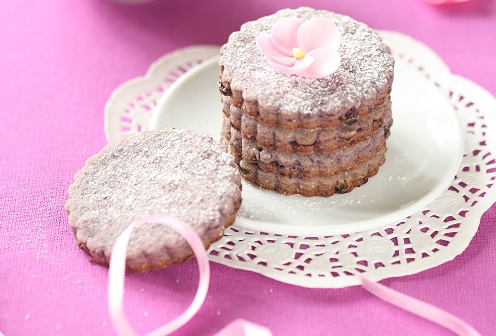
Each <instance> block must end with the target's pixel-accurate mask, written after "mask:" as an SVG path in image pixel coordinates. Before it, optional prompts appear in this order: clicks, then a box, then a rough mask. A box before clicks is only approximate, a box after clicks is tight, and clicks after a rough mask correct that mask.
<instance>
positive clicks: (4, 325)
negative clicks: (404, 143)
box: [0, 0, 496, 336]
mask: <svg viewBox="0 0 496 336" xmlns="http://www.w3.org/2000/svg"><path fill="white" fill-rule="evenodd" d="M300 5H309V6H312V7H316V8H324V9H329V10H332V11H335V12H339V13H342V14H346V15H350V16H352V17H354V18H355V19H357V20H359V21H363V22H365V23H367V24H369V25H370V26H371V27H373V28H377V29H388V30H395V31H399V32H403V33H406V34H409V35H411V36H413V37H414V38H416V39H418V40H420V41H423V42H424V43H426V44H427V45H429V46H430V47H431V48H432V49H434V50H435V51H436V52H437V53H438V54H439V55H440V56H441V57H442V58H443V59H444V60H445V62H446V63H447V64H448V66H449V67H450V68H451V70H452V72H453V73H456V74H459V75H462V76H464V77H466V78H468V79H471V80H473V81H474V82H476V83H478V84H480V85H481V86H483V87H485V88H486V89H487V90H489V91H490V92H491V93H492V94H496V62H495V61H494V59H495V56H496V44H495V43H494V42H495V37H494V33H495V32H496V5H495V2H494V1H490V0H472V1H470V2H467V3H461V4H455V5H449V6H443V7H433V6H430V5H427V4H426V3H424V2H422V1H420V0H403V1H397V0H376V1H374V2H373V4H372V2H370V1H367V0H355V1H341V2H337V1H334V2H330V1H316V0H313V1H296V0H291V1H285V2H284V6H285V7H298V6H300ZM282 6H283V5H281V4H280V2H276V1H263V0H252V1H243V2H235V1H227V0H216V1H208V2H207V1H199V0H197V1H194V0H181V1H178V0H156V1H154V2H151V3H148V4H144V5H136V6H122V5H117V4H112V3H107V2H103V1H100V0H86V1H84V0H83V1H81V0H80V1H68V0H52V1H27V0H18V1H11V0H9V1H2V2H0V46H1V47H0V74H1V80H0V106H1V109H0V111H1V112H0V121H1V124H2V131H1V132H0V331H2V332H3V333H4V334H5V335H6V336H10V335H114V334H115V332H114V331H113V329H112V327H111V324H110V320H109V314H108V312H107V302H106V292H107V276H108V269H107V268H104V267H100V266H97V265H92V264H90V263H89V261H88V260H89V258H88V257H87V256H86V255H85V254H84V253H83V252H82V251H81V250H79V249H78V248H77V246H76V244H75V239H74V237H73V235H72V232H71V230H70V229H69V226H68V222H67V217H66V214H65V211H64V208H63V204H64V202H65V200H66V190H67V188H68V186H69V184H70V183H71V182H72V178H73V175H74V173H75V172H76V171H77V170H78V169H79V168H81V167H82V165H83V164H84V161H85V159H86V158H87V157H88V156H90V155H92V154H94V153H96V152H98V151H99V150H100V149H101V148H102V147H103V146H104V145H105V144H106V140H105V136H104V133H103V107H104V105H105V102H106V100H107V98H108V97H109V95H110V93H111V92H112V90H113V89H114V88H115V87H117V86H118V85H120V84H121V83H123V82H124V81H126V80H128V79H130V78H133V77H136V76H140V75H143V74H144V73H145V72H146V70H147V68H148V66H149V65H150V63H151V62H153V61H154V60H156V59H157V58H159V57H160V56H161V55H163V54H164V53H167V52H170V51H172V50H174V49H177V48H179V47H183V46H187V45H192V44H222V43H223V42H224V41H226V39H227V37H228V35H229V34H230V32H232V31H234V30H237V29H238V28H239V26H240V25H241V24H242V23H243V22H245V21H247V20H251V19H255V18H257V17H260V16H263V15H266V14H270V13H272V12H274V11H276V10H277V9H280V8H282ZM494 112H495V113H496V111H494ZM495 223H496V206H493V207H492V208H491V209H490V210H489V211H488V212H487V213H486V214H485V215H484V216H483V218H482V221H481V225H480V228H479V231H478V233H477V234H476V235H475V237H474V239H473V240H472V242H471V244H470V245H469V247H468V248H467V250H466V251H465V252H464V253H463V254H462V255H460V256H459V257H457V258H455V259H454V260H453V261H451V262H447V263H445V264H443V265H441V266H439V267H437V268H434V269H430V270H427V271H424V272H422V273H419V274H416V275H412V276H406V277H401V278H396V279H388V280H385V281H382V283H383V284H385V285H387V286H390V287H391V288H393V289H396V290H399V291H401V292H403V293H405V294H408V295H411V296H414V297H416V298H418V299H420V300H424V301H426V302H429V303H431V304H433V305H435V306H438V307H440V308H442V309H445V310H447V311H449V312H451V313H453V314H455V315H457V316H459V317H461V318H462V319H464V320H465V321H466V322H468V323H470V324H471V325H473V326H474V327H475V328H476V329H477V330H478V331H479V332H480V333H481V334H483V335H494V334H496V320H495V319H494V309H495V307H496V305H495V302H496V288H495V285H494V279H495V278H496V268H495V267H494V265H495V264H496V256H495V251H496V239H494V237H495V236H496V225H495ZM197 273H198V272H197V266H196V262H195V261H194V260H190V261H189V262H187V263H186V264H184V265H176V266H172V267H170V268H168V269H165V270H162V271H156V272H150V273H147V274H143V275H129V276H128V277H127V278H126V294H125V295H126V296H125V307H126V314H127V316H128V318H129V320H130V322H131V323H133V325H134V327H135V329H136V330H137V331H138V332H140V333H145V332H146V331H150V330H152V329H154V328H155V327H157V326H159V325H161V324H163V323H164V322H166V321H167V320H171V319H173V318H174V317H176V316H177V315H179V314H180V313H181V312H182V311H183V310H184V309H186V307H187V306H188V305H189V303H190V302H191V300H192V298H193V295H194V292H195V290H196V286H197V281H198V278H197V277H198V276H197ZM211 276H212V278H211V287H210V290H209V293H208V296H207V300H206V302H205V304H204V306H203V307H202V308H201V309H200V311H199V313H198V315H196V316H195V317H194V318H193V319H192V320H191V322H190V323H189V324H188V325H186V326H185V327H183V328H182V329H180V331H178V332H176V333H175V334H174V335H213V334H214V333H215V332H217V331H219V330H220V329H221V328H222V327H224V326H226V325H227V324H228V323H229V322H231V321H233V320H234V319H236V318H239V317H242V318H245V319H247V320H250V321H253V322H256V323H259V324H262V325H266V326H268V327H269V328H270V329H271V330H272V332H273V333H274V335H308V334H310V333H312V334H314V335H362V334H365V335H395V334H401V335H422V334H425V335H450V332H448V331H446V330H444V329H442V328H441V327H437V326H434V325H432V324H431V323H429V322H427V321H424V320H422V319H420V318H418V317H414V316H411V315H409V314H407V313H405V312H403V311H401V310H399V309H397V308H394V307H392V306H390V305H388V304H386V303H383V302H382V301H380V300H378V299H377V298H375V297H373V296H372V295H370V294H369V293H367V292H365V291H364V290H363V289H361V288H345V289H339V290H328V289H306V288H300V287H296V286H292V285H287V284H283V283H279V282H276V281H274V280H271V279H268V278H266V277H264V276H262V275H259V274H255V273H251V272H246V271H241V270H236V269H231V268H228V267H225V266H222V265H218V264H215V263H212V264H211Z"/></svg>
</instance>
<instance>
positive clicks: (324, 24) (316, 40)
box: [298, 18, 341, 53]
mask: <svg viewBox="0 0 496 336" xmlns="http://www.w3.org/2000/svg"><path fill="white" fill-rule="evenodd" d="M340 45H341V33H340V31H339V29H338V26H336V24H335V23H334V22H332V21H331V20H329V19H325V18H317V19H312V20H309V21H306V22H305V23H303V24H302V25H301V27H300V29H299V30H298V47H299V48H300V49H302V50H304V51H305V52H306V53H309V52H310V51H312V50H315V49H318V48H332V49H334V50H338V49H339V46H340Z"/></svg>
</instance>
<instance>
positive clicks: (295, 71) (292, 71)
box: [269, 55, 314, 75]
mask: <svg viewBox="0 0 496 336" xmlns="http://www.w3.org/2000/svg"><path fill="white" fill-rule="evenodd" d="M313 61H314V59H313V57H312V56H309V55H306V56H305V57H303V58H301V59H299V60H297V61H296V62H295V63H294V65H293V66H284V65H281V64H277V63H273V62H270V61H269V63H270V64H271V65H272V66H273V67H274V69H276V70H277V71H279V72H281V73H284V74H288V75H300V73H302V72H304V71H305V70H306V69H308V67H310V66H311V65H312V63H313Z"/></svg>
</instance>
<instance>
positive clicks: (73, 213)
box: [66, 129, 241, 264]
mask: <svg viewBox="0 0 496 336" xmlns="http://www.w3.org/2000/svg"><path fill="white" fill-rule="evenodd" d="M240 184H241V181H240V176H239V173H238V171H237V169H236V167H235V165H234V162H233V159H232V157H231V156H230V155H229V154H227V153H225V151H224V150H223V148H221V147H220V145H219V144H218V143H217V142H216V141H214V140H213V139H212V138H211V137H210V136H207V135H202V134H197V133H195V132H192V131H177V130H172V129H165V130H160V131H151V132H145V133H142V134H140V135H135V136H131V137H129V138H127V139H126V140H124V141H122V142H120V143H117V144H114V145H109V146H107V147H105V148H104V149H103V150H102V151H101V152H100V153H99V154H97V155H95V156H93V157H91V158H90V159H88V161H87V163H86V166H85V167H84V168H83V169H82V170H81V171H80V172H79V173H78V174H76V176H75V182H74V184H73V185H72V186H71V187H70V188H69V197H70V198H69V200H68V202H67V204H66V209H67V211H68V213H69V214H70V217H69V219H70V223H71V225H72V227H73V229H74V231H75V232H76V234H77V239H78V241H79V242H83V243H86V246H87V248H88V250H90V251H91V252H92V255H94V256H95V255H96V256H97V257H99V258H101V259H103V260H108V258H109V257H110V254H111V249H112V247H113V244H114V242H115V240H116V238H117V237H118V236H119V235H120V233H121V232H122V231H123V230H124V229H125V228H126V227H127V226H128V225H129V224H130V223H131V222H132V221H134V220H136V219H138V218H141V217H144V216H147V215H150V214H159V213H163V214H170V215H173V216H176V217H178V218H181V219H183V220H184V221H186V222H187V223H189V224H191V226H192V227H193V228H194V230H195V231H196V232H197V233H198V234H199V235H200V236H201V237H202V239H203V241H204V243H205V244H206V245H208V244H209V243H210V242H211V241H215V240H217V239H218V238H219V237H220V236H221V235H222V232H223V229H224V225H226V219H228V218H231V217H234V215H235V212H236V210H237V209H238V207H239V204H240V202H241V190H240ZM228 224H230V223H228ZM188 250H189V247H188V246H187V243H186V242H185V241H184V240H183V239H182V238H180V236H179V235H178V234H176V233H175V232H173V231H171V230H169V229H168V228H166V227H164V226H163V225H159V224H153V223H152V224H148V225H145V226H142V227H140V228H137V229H135V231H134V232H133V235H132V236H131V240H130V243H129V249H128V263H129V260H130V259H131V260H132V262H136V263H138V264H139V263H147V262H150V263H151V264H160V263H162V264H163V261H164V260H167V259H172V260H180V259H181V258H180V255H181V254H182V255H183V259H184V256H185V253H186V252H185V251H188ZM99 254H101V255H99Z"/></svg>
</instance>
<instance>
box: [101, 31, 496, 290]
mask: <svg viewBox="0 0 496 336" xmlns="http://www.w3.org/2000/svg"><path fill="white" fill-rule="evenodd" d="M380 33H381V35H382V36H383V38H384V41H385V42H386V43H387V44H388V45H389V46H390V47H391V49H392V51H393V56H394V57H395V59H396V62H403V63H404V64H407V65H408V66H410V67H412V69H414V70H415V71H418V72H419V73H421V74H423V75H425V76H426V78H428V79H430V80H431V81H432V82H433V83H435V85H436V86H437V87H439V90H440V93H441V94H442V95H444V96H446V97H447V98H448V99H449V101H450V103H451V104H452V105H453V107H454V108H455V110H456V112H457V114H458V117H459V118H460V119H461V120H462V123H463V125H464V126H465V153H464V157H463V160H462V163H461V166H460V169H459V171H458V173H457V175H456V177H455V178H454V180H453V181H452V183H451V185H450V187H449V188H448V189H447V190H445V191H444V192H443V193H442V194H441V195H440V196H439V197H438V198H437V199H436V200H435V201H434V202H432V203H431V204H430V205H429V206H427V207H426V208H425V209H424V210H422V211H419V212H417V213H414V214H412V215H411V216H409V217H408V218H405V219H404V220H402V221H400V222H399V223H391V224H389V225H385V226H383V227H381V228H380V229H374V230H371V231H366V232H359V233H356V232H349V233H348V234H343V235H334V236H318V237H304V236H298V237H297V236H287V235H279V234H272V233H264V232H257V231H251V230H246V229H244V228H242V227H240V226H238V225H236V224H235V225H233V226H232V227H230V228H229V229H227V230H226V232H225V236H224V237H223V238H222V239H221V240H220V241H218V242H217V243H215V244H213V245H212V246H211V248H210V250H209V257H210V260H212V261H215V262H218V263H221V264H224V265H227V266H230V267H234V268H239V269H245V270H249V271H253V272H257V273H260V274H263V275H265V276H267V277H270V278H273V279H276V280H279V281H283V282H286V283H291V284H295V285H299V286H304V287H319V288H340V287H346V286H352V285H357V284H358V281H357V279H356V278H355V277H354V276H352V275H351V273H350V272H349V270H351V269H357V270H359V271H364V272H367V276H368V277H369V278H370V279H372V280H376V281H378V280H381V279H385V278H389V277H397V276H403V275H408V274H414V273H418V272H420V271H423V270H426V269H429V268H433V267H435V266H438V265H440V264H442V263H444V262H447V261H449V260H452V259H453V258H455V257H456V256H457V255H459V254H460V253H462V252H463V250H465V248H466V247H467V246H468V244H469V242H470V240H471V239H472V237H473V236H474V234H475V232H477V228H478V225H479V222H480V218H481V216H482V214H483V213H484V212H485V211H486V210H487V209H488V208H489V207H490V206H491V205H492V204H493V203H494V202H495V201H496V192H494V190H492V189H493V185H494V183H495V180H496V156H495V153H496V132H495V130H494V127H496V126H495V125H496V113H495V111H496V100H495V98H494V97H493V96H492V95H491V94H490V93H488V92H487V91H485V90H484V89H483V88H481V87H480V86H478V85H476V84H474V83H472V82H471V81H469V80H467V79H465V78H463V77H460V76H457V75H453V74H451V73H450V70H449V68H448V67H447V66H446V65H445V64H444V62H443V61H442V60H441V59H440V58H439V57H438V56H437V55H436V54H435V53H434V52H433V51H432V50H431V49H429V48H428V47H427V46H425V45H423V44H422V43H420V42H418V41H416V40H414V39H412V38H410V37H408V36H405V35H402V34H399V33H395V32H386V31H382V32H380ZM218 51H219V47H216V46H194V47H189V48H185V49H181V50H178V51H175V52H173V53H171V54H168V55H165V56H164V57H162V58H160V59H159V60H157V61H156V62H155V63H153V64H152V66H151V67H150V69H149V71H148V73H147V74H146V76H145V77H140V78H136V79H132V80H130V81H128V82H126V83H124V84H123V85H122V86H120V87H119V88H117V89H116V90H115V91H114V92H113V94H112V95H111V97H110V99H109V101H108V103H107V105H106V108H105V133H106V135H107V139H108V141H109V142H114V141H117V140H118V139H120V138H121V137H122V136H124V135H126V134H129V133H138V132H141V131H144V130H146V129H148V123H149V120H150V117H151V115H152V113H153V108H154V107H155V106H156V105H157V101H158V100H159V98H160V97H161V96H162V94H163V92H164V91H165V90H166V89H167V88H168V87H169V86H170V85H171V83H173V82H174V81H175V80H176V79H177V78H178V77H179V76H180V75H181V74H183V73H184V72H186V71H187V70H188V69H190V68H192V67H193V66H194V65H196V64H198V63H199V62H201V61H202V60H205V59H207V58H210V57H211V56H213V55H215V54H217V53H218Z"/></svg>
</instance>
